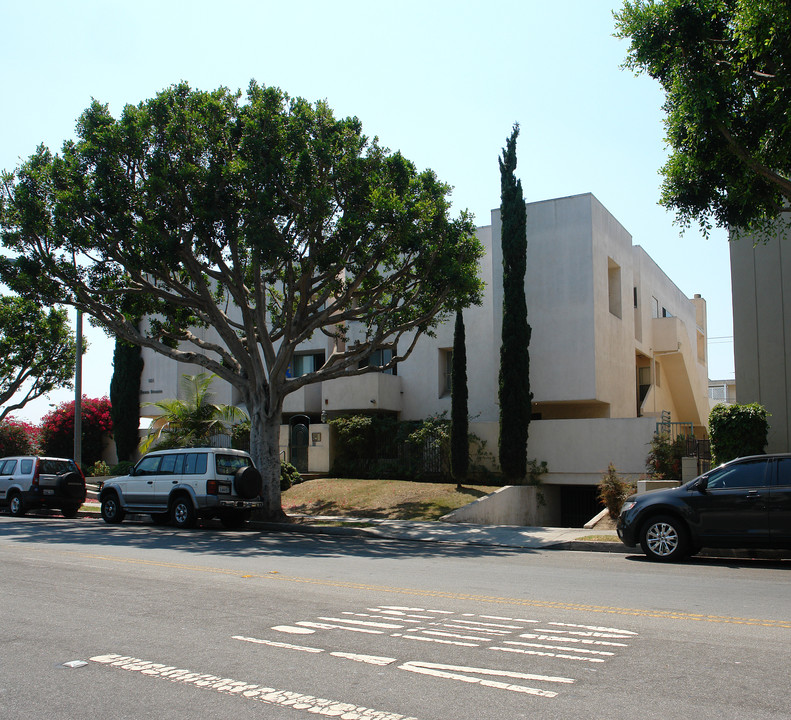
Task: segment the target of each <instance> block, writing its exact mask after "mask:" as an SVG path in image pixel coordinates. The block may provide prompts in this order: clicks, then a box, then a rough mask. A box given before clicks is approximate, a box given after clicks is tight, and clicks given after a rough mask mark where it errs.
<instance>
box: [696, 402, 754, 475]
mask: <svg viewBox="0 0 791 720" xmlns="http://www.w3.org/2000/svg"><path fill="white" fill-rule="evenodd" d="M767 415H768V413H767V412H766V408H765V407H763V406H762V405H759V404H758V403H751V404H749V405H726V404H724V403H720V404H719V405H715V406H714V407H713V408H712V410H711V414H710V415H709V437H710V438H711V454H712V458H716V462H717V463H718V464H719V463H724V462H728V461H729V460H733V459H734V458H737V457H744V456H745V455H763V453H764V448H765V447H766V443H767V435H768V434H769V422H768V421H767V419H766V418H767Z"/></svg>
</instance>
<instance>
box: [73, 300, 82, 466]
mask: <svg viewBox="0 0 791 720" xmlns="http://www.w3.org/2000/svg"><path fill="white" fill-rule="evenodd" d="M76 334H77V360H76V362H75V364H74V462H76V463H77V465H78V467H80V468H81V467H82V311H81V310H77V331H76Z"/></svg>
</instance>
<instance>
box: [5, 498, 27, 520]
mask: <svg viewBox="0 0 791 720" xmlns="http://www.w3.org/2000/svg"><path fill="white" fill-rule="evenodd" d="M26 511H27V508H26V507H25V503H24V501H23V500H22V496H21V495H20V494H19V493H18V492H15V493H13V494H12V495H11V497H10V498H8V512H10V513H11V514H12V515H13V516H14V517H22V515H24V514H25V512H26Z"/></svg>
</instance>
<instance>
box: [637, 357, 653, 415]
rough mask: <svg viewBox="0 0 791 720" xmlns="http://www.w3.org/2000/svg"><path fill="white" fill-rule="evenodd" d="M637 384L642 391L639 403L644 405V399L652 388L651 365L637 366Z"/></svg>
mask: <svg viewBox="0 0 791 720" xmlns="http://www.w3.org/2000/svg"><path fill="white" fill-rule="evenodd" d="M637 385H638V387H639V392H640V396H639V400H638V405H639V406H642V404H643V401H644V400H645V396H646V395H648V391H649V390H650V389H651V368H650V366H648V367H641V368H637Z"/></svg>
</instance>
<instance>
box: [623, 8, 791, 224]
mask: <svg viewBox="0 0 791 720" xmlns="http://www.w3.org/2000/svg"><path fill="white" fill-rule="evenodd" d="M615 18H616V35H617V37H620V38H627V39H629V41H630V47H629V51H628V56H627V60H626V63H625V65H626V67H629V68H631V69H633V70H635V71H637V72H644V73H647V74H648V75H650V76H651V77H652V78H655V79H656V80H658V81H659V82H660V83H661V85H662V88H663V89H664V91H665V96H666V100H665V104H664V110H665V111H666V113H667V116H666V120H665V125H666V128H667V142H668V145H669V147H670V150H671V154H670V157H669V159H668V161H667V163H666V164H665V166H664V167H663V168H662V170H661V172H662V175H663V176H664V180H663V185H662V191H661V199H660V202H661V204H662V205H664V206H665V207H667V208H668V209H672V210H675V212H676V214H677V218H678V219H679V221H680V223H681V224H682V225H683V226H689V225H690V224H691V223H692V222H693V221H696V222H697V223H698V224H699V225H700V226H701V228H702V229H703V231H704V232H708V230H709V229H710V228H711V225H712V222H713V223H714V224H716V225H718V226H720V227H734V228H748V229H750V230H769V229H770V228H771V227H772V225H773V224H774V222H775V221H776V219H777V217H778V215H779V214H780V213H781V212H782V211H784V210H788V209H789V206H790V205H791V115H790V114H789V111H788V110H789V107H791V4H789V3H788V2H787V1H786V0H664V1H663V2H657V1H655V0H635V2H625V3H624V5H623V8H622V9H621V10H620V12H618V13H616V14H615Z"/></svg>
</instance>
